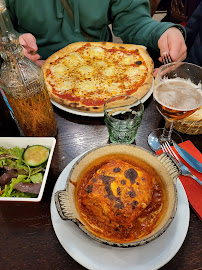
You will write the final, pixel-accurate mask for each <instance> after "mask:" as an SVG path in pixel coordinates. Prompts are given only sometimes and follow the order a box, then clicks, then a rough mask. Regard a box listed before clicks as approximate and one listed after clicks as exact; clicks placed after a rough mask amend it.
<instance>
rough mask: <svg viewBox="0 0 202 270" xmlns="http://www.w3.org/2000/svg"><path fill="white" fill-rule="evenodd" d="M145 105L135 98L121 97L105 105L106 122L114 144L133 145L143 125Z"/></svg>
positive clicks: (116, 97)
mask: <svg viewBox="0 0 202 270" xmlns="http://www.w3.org/2000/svg"><path fill="white" fill-rule="evenodd" d="M143 112H144V105H143V104H142V102H141V100H139V99H137V98H136V97H135V96H129V95H121V96H114V97H112V98H110V99H108V100H107V101H106V102H105V104H104V121H105V124H106V126H107V128H108V132H109V138H110V141H111V142H112V143H128V144H130V143H133V142H134V140H135V136H136V134H137V130H138V128H139V126H140V124H141V120H142V115H143Z"/></svg>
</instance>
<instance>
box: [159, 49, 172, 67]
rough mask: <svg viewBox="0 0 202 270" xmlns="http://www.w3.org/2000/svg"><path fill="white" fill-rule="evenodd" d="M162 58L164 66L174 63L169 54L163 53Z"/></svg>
mask: <svg viewBox="0 0 202 270" xmlns="http://www.w3.org/2000/svg"><path fill="white" fill-rule="evenodd" d="M161 58H162V62H163V64H164V65H166V64H169V63H172V61H173V60H172V58H171V56H170V53H169V52H163V53H162V55H161Z"/></svg>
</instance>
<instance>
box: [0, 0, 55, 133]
mask: <svg viewBox="0 0 202 270" xmlns="http://www.w3.org/2000/svg"><path fill="white" fill-rule="evenodd" d="M0 28H1V38H0V54H1V57H2V58H3V63H2V65H1V70H0V87H1V88H2V89H3V91H4V93H5V95H6V98H7V100H8V103H9V105H10V107H11V109H12V111H13V114H14V117H15V120H16V122H17V123H18V127H19V129H20V132H21V134H22V135H23V136H37V137H52V136H56V134H57V123H56V120H55V117H54V112H53V108H52V105H51V102H50V97H49V94H48V91H47V88H46V83H45V80H44V76H43V71H42V69H41V68H40V67H38V66H37V65H36V64H35V63H34V62H32V61H31V60H29V59H28V58H27V57H25V56H24V53H23V48H22V47H21V45H20V44H19V40H18V37H17V35H16V33H15V30H14V28H13V25H12V22H11V20H10V17H9V14H8V11H7V9H6V6H5V1H4V0H0Z"/></svg>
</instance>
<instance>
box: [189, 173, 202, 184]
mask: <svg viewBox="0 0 202 270" xmlns="http://www.w3.org/2000/svg"><path fill="white" fill-rule="evenodd" d="M189 176H190V177H191V178H193V179H194V180H196V181H197V182H198V183H199V184H200V185H201V186H202V182H201V180H199V179H198V178H197V177H196V176H195V175H193V174H191V175H189Z"/></svg>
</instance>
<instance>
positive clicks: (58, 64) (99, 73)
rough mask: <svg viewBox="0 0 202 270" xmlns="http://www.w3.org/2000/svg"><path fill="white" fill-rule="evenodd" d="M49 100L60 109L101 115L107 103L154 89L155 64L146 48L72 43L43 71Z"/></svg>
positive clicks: (56, 55)
mask: <svg viewBox="0 0 202 270" xmlns="http://www.w3.org/2000/svg"><path fill="white" fill-rule="evenodd" d="M42 69H43V71H44V77H45V81H46V84H47V88H48V91H49V94H50V97H51V99H52V100H53V101H55V102H57V103H58V104H60V105H63V106H65V107H68V108H73V109H76V110H82V111H88V112H102V111H103V105H104V103H105V101H106V100H107V99H109V98H110V97H112V96H115V95H123V94H128V95H134V96H136V97H137V98H139V99H141V98H142V97H144V96H145V94H146V93H147V92H148V91H149V90H150V89H151V85H152V82H153V61H152V59H151V57H150V56H149V54H148V52H147V51H146V49H145V47H144V46H138V45H133V44H118V43H112V42H77V43H72V44H70V45H68V46H66V47H65V48H63V49H61V50H59V51H58V52H56V53H54V54H53V55H51V56H50V57H49V58H48V59H47V60H46V61H45V63H44V65H43V67H42Z"/></svg>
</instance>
